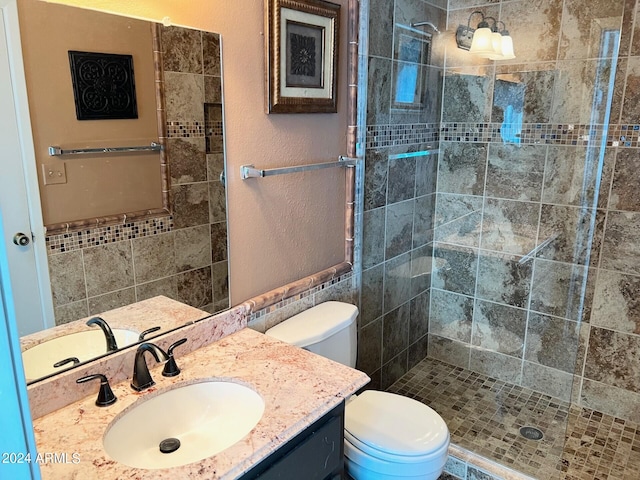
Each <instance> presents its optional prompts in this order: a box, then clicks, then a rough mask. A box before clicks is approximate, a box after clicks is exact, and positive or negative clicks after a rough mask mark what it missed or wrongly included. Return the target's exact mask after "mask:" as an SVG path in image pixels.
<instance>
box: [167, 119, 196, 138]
mask: <svg viewBox="0 0 640 480" xmlns="http://www.w3.org/2000/svg"><path fill="white" fill-rule="evenodd" d="M204 131H205V126H204V124H203V123H202V122H169V121H167V137H169V138H185V137H204Z"/></svg>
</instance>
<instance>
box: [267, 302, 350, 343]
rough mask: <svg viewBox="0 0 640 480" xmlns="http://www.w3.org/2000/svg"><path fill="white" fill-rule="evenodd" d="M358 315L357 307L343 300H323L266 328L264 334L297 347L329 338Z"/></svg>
mask: <svg viewBox="0 0 640 480" xmlns="http://www.w3.org/2000/svg"><path fill="white" fill-rule="evenodd" d="M357 315H358V307H356V306H355V305H351V304H350V303H344V302H324V303H321V304H319V305H316V306H315V307H312V308H310V309H308V310H305V311H304V312H301V313H299V314H297V315H294V316H293V317H291V318H289V319H288V320H285V321H284V322H282V323H280V324H278V325H276V326H275V327H273V328H270V329H269V330H267V332H266V334H267V335H269V336H271V337H274V338H277V339H278V340H282V341H283V342H286V343H289V344H291V345H296V346H298V347H306V346H308V345H313V344H314V343H318V342H321V341H322V340H325V339H327V338H329V337H330V336H331V335H333V334H334V333H336V332H339V331H340V330H342V329H344V328H346V327H348V326H349V325H351V323H353V321H354V320H355V319H356V317H357Z"/></svg>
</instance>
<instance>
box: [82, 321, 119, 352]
mask: <svg viewBox="0 0 640 480" xmlns="http://www.w3.org/2000/svg"><path fill="white" fill-rule="evenodd" d="M92 325H98V326H99V327H100V328H101V329H102V333H104V338H105V340H106V341H107V353H108V352H115V351H116V350H118V344H117V343H116V337H115V335H114V334H113V331H112V330H111V327H110V326H109V324H108V323H107V322H106V321H105V320H104V319H103V318H101V317H93V318H90V319H89V320H87V326H89V327H90V326H92Z"/></svg>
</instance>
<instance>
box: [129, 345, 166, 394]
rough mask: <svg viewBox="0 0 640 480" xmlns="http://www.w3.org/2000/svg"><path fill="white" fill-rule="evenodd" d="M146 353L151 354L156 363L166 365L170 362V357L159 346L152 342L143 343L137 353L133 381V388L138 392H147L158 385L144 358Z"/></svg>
mask: <svg viewBox="0 0 640 480" xmlns="http://www.w3.org/2000/svg"><path fill="white" fill-rule="evenodd" d="M145 352H151V354H152V355H153V358H155V359H156V362H160V363H164V362H166V361H167V360H169V355H167V354H166V353H165V351H164V350H162V349H161V348H160V347H158V346H157V345H155V344H153V343H150V342H147V343H141V344H140V346H139V347H138V350H137V351H136V358H135V360H134V363H133V376H132V379H131V388H133V389H134V390H135V391H137V392H140V391H142V390H146V389H147V388H149V387H151V386H152V385H155V383H156V382H154V381H153V378H151V374H150V373H149V366H148V365H147V360H146V359H145V357H144V354H145Z"/></svg>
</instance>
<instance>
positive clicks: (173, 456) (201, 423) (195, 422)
mask: <svg viewBox="0 0 640 480" xmlns="http://www.w3.org/2000/svg"><path fill="white" fill-rule="evenodd" d="M263 412H264V400H263V399H262V397H261V396H260V395H259V394H258V393H256V392H255V391H254V390H252V389H251V388H249V387H246V386H244V385H240V384H238V383H234V382H226V381H205V382H201V383H194V384H191V385H186V386H183V387H178V388H174V389H171V390H167V391H165V392H163V393H161V394H160V395H157V396H155V397H153V398H151V399H149V400H141V401H139V402H137V403H135V404H133V405H132V406H131V407H130V408H129V409H128V410H125V412H124V414H123V415H121V416H120V417H119V418H116V419H115V420H114V421H113V422H112V424H111V425H110V427H109V428H108V429H107V432H106V433H105V436H104V438H103V444H104V448H105V451H106V452H107V454H108V455H109V456H110V457H111V458H113V459H114V460H116V461H118V462H121V463H124V464H125V465H128V466H130V467H136V468H147V469H159V468H170V467H176V466H179V465H186V464H188V463H192V462H197V461H198V460H202V459H204V458H207V457H210V456H212V455H215V454H216V453H219V452H221V451H222V450H224V449H226V448H228V447H230V446H232V445H233V444H235V443H236V442H238V441H239V440H241V439H242V438H243V437H244V436H245V435H247V434H248V433H249V432H250V431H251V430H252V429H253V427H254V426H255V425H256V424H257V423H258V422H259V421H260V418H262V414H263ZM178 445H179V446H178ZM161 449H163V450H165V451H168V453H163V452H162V451H161Z"/></svg>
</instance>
